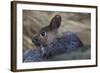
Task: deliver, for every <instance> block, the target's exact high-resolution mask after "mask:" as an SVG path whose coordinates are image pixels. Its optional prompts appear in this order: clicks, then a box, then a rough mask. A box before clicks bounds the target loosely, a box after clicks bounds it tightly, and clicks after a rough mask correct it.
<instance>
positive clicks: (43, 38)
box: [32, 15, 61, 47]
mask: <svg viewBox="0 0 100 73" xmlns="http://www.w3.org/2000/svg"><path fill="white" fill-rule="evenodd" d="M60 25H61V16H60V15H55V16H54V17H53V18H52V19H51V22H50V24H49V25H48V26H45V27H44V28H42V29H41V30H40V31H39V32H38V33H37V34H36V35H35V36H33V38H32V42H33V43H34V44H35V45H36V46H39V47H40V46H42V47H43V46H47V44H49V43H50V42H51V41H53V40H54V39H55V38H57V33H58V31H57V30H58V28H59V27H60Z"/></svg>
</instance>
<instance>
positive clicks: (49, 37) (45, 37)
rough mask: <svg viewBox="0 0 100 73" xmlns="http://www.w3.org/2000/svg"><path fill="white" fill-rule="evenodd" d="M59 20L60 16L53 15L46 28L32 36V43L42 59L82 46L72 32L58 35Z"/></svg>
mask: <svg viewBox="0 0 100 73" xmlns="http://www.w3.org/2000/svg"><path fill="white" fill-rule="evenodd" d="M61 20H62V19H61V16H60V15H55V16H54V17H53V18H52V19H51V22H50V24H49V25H48V26H46V27H44V28H42V29H41V30H40V32H39V33H37V34H36V35H35V36H33V39H32V42H33V43H34V44H35V45H36V46H37V47H39V48H40V49H41V52H42V55H43V56H44V57H48V56H50V55H54V54H56V52H57V53H59V52H60V53H61V52H64V51H65V49H72V48H78V47H80V46H83V43H82V42H81V40H80V39H79V38H78V36H77V35H76V34H74V33H72V32H67V33H60V32H59V31H58V30H59V27H60V25H61ZM58 42H59V43H58ZM48 47H49V50H48ZM46 48H47V49H46ZM52 53H54V54H52Z"/></svg>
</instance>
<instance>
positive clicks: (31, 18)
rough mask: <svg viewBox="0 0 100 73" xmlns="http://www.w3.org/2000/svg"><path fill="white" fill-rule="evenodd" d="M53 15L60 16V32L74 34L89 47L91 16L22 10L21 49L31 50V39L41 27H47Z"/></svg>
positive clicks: (32, 46)
mask: <svg viewBox="0 0 100 73" xmlns="http://www.w3.org/2000/svg"><path fill="white" fill-rule="evenodd" d="M55 15H61V17H62V22H61V26H60V28H59V31H60V32H67V31H71V32H75V33H76V34H77V35H78V36H79V37H80V39H81V41H82V42H83V43H84V44H85V45H90V39H91V28H90V27H91V23H90V22H91V21H90V20H91V19H90V18H91V14H90V13H76V12H54V11H34V10H23V49H24V50H26V49H33V48H35V45H34V44H33V43H32V37H33V36H34V35H35V34H36V33H37V32H39V30H40V29H41V28H42V27H45V26H46V25H49V23H50V21H51V19H52V18H53V17H54V16H55Z"/></svg>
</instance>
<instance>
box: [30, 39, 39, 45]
mask: <svg viewBox="0 0 100 73" xmlns="http://www.w3.org/2000/svg"><path fill="white" fill-rule="evenodd" d="M32 43H34V44H35V45H36V46H40V41H39V39H38V38H33V39H32Z"/></svg>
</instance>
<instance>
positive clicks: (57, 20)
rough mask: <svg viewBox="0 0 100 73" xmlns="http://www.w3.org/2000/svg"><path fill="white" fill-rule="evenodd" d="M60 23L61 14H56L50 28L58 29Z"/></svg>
mask: <svg viewBox="0 0 100 73" xmlns="http://www.w3.org/2000/svg"><path fill="white" fill-rule="evenodd" d="M60 25H61V16H60V15H56V16H55V17H53V18H52V20H51V22H50V25H49V27H50V30H54V29H58V28H59V27H60Z"/></svg>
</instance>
